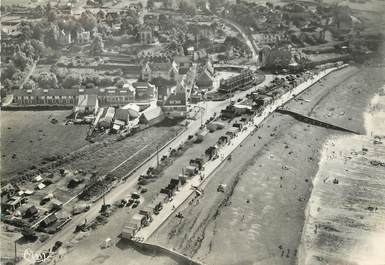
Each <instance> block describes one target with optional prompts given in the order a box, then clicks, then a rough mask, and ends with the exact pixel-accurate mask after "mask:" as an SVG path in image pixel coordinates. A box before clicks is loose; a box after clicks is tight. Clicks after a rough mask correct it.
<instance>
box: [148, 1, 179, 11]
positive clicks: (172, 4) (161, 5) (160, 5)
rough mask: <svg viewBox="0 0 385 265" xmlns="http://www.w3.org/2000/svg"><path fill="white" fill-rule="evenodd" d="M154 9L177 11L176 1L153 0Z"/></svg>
mask: <svg viewBox="0 0 385 265" xmlns="http://www.w3.org/2000/svg"><path fill="white" fill-rule="evenodd" d="M154 9H172V10H178V9H179V6H178V2H177V0H155V1H154Z"/></svg>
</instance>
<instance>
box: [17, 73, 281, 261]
mask: <svg viewBox="0 0 385 265" xmlns="http://www.w3.org/2000/svg"><path fill="white" fill-rule="evenodd" d="M273 78H274V76H273V75H267V76H266V79H265V81H264V82H262V83H261V84H259V85H258V86H257V87H252V88H250V89H249V90H246V91H241V92H239V93H238V94H236V95H234V96H233V97H232V98H231V100H234V101H236V100H238V99H240V98H244V97H245V96H246V94H247V93H249V92H250V91H253V90H255V89H257V88H258V87H263V86H265V85H266V84H268V83H270V82H271V81H272V80H273ZM228 104H229V101H227V100H225V101H213V102H200V103H198V104H194V105H192V107H194V106H197V107H200V108H201V109H202V112H201V115H202V120H203V122H204V121H206V120H207V119H209V118H210V117H211V116H212V115H213V114H214V112H216V113H219V112H220V110H221V109H224V108H225V107H226V106H227V105H228ZM200 126H201V119H197V120H195V121H191V122H190V124H189V125H188V127H187V129H186V130H185V131H184V132H183V133H181V134H180V135H179V136H177V137H176V138H175V139H174V140H173V141H172V142H170V143H169V144H167V145H166V146H165V147H164V148H163V149H162V150H160V151H159V157H162V156H163V155H168V152H169V149H170V148H177V147H178V146H179V145H180V144H181V143H183V142H185V141H186V140H187V138H188V136H189V135H191V134H195V133H196V132H198V131H199V129H200ZM156 164H157V159H156V156H154V157H152V158H151V159H150V160H149V161H147V162H146V163H144V164H143V165H142V166H141V167H140V168H139V169H138V170H136V171H135V172H134V173H133V174H132V175H131V176H130V177H129V178H128V179H127V181H126V182H121V183H119V184H118V185H117V186H116V187H114V188H113V189H112V190H111V191H110V192H108V193H107V194H106V196H105V201H106V202H107V203H113V202H115V201H118V200H119V199H122V198H125V197H127V195H129V194H130V193H131V192H133V191H135V190H136V187H137V182H138V178H139V176H140V175H143V174H145V173H146V171H147V169H148V168H149V167H151V166H156ZM102 204H103V201H102V200H99V201H97V202H95V203H94V204H93V205H92V206H91V208H90V210H89V211H88V212H86V213H83V214H80V215H76V216H74V217H73V219H72V220H71V221H70V222H69V223H68V224H66V225H65V226H64V227H63V228H62V230H60V231H59V232H57V233H56V234H54V235H52V236H51V237H50V238H49V239H48V240H46V241H45V242H44V243H42V244H40V245H39V246H37V247H36V248H35V249H33V250H34V251H35V253H39V252H41V251H43V250H47V249H49V248H51V247H52V246H53V245H54V243H55V242H56V241H59V240H60V241H62V242H65V241H68V240H71V238H72V236H73V232H74V231H75V228H76V226H77V225H78V224H83V223H84V221H85V219H87V220H88V221H91V220H93V219H95V218H96V217H97V216H98V215H99V211H100V208H101V206H102ZM20 264H23V265H24V264H25V265H27V264H28V263H27V262H26V261H25V260H22V261H21V262H20Z"/></svg>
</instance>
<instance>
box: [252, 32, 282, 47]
mask: <svg viewBox="0 0 385 265" xmlns="http://www.w3.org/2000/svg"><path fill="white" fill-rule="evenodd" d="M253 38H254V40H255V41H256V42H257V43H258V44H260V45H268V44H276V43H279V42H285V41H288V35H287V33H286V32H283V31H282V32H281V31H277V32H263V33H257V34H253Z"/></svg>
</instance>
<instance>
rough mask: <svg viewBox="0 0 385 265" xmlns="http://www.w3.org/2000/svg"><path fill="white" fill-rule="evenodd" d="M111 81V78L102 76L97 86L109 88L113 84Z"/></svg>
mask: <svg viewBox="0 0 385 265" xmlns="http://www.w3.org/2000/svg"><path fill="white" fill-rule="evenodd" d="M113 83H114V82H113V80H112V78H111V77H108V76H103V77H101V78H100V83H99V85H100V86H104V87H105V86H111V85H112V84H113Z"/></svg>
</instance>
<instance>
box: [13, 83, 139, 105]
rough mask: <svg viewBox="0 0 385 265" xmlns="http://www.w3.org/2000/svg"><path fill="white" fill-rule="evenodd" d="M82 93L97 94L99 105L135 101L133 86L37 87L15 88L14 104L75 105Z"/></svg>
mask: <svg viewBox="0 0 385 265" xmlns="http://www.w3.org/2000/svg"><path fill="white" fill-rule="evenodd" d="M80 95H97V98H98V105H118V106H121V105H126V104H128V103H131V102H134V101H135V91H134V90H133V89H131V88H127V87H123V88H117V87H107V88H100V89H35V90H21V89H19V90H14V92H13V104H15V105H21V106H42V105H57V106H75V105H77V104H78V101H79V99H83V98H84V97H80Z"/></svg>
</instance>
